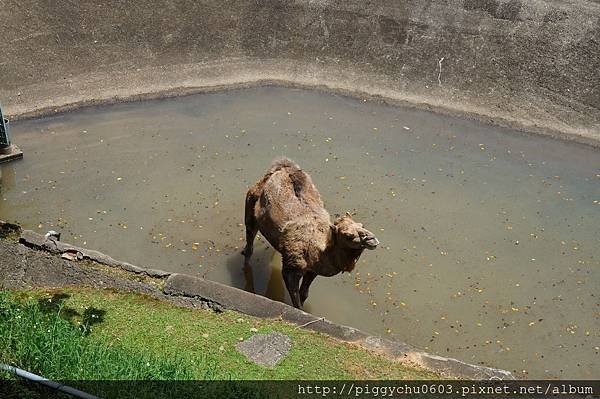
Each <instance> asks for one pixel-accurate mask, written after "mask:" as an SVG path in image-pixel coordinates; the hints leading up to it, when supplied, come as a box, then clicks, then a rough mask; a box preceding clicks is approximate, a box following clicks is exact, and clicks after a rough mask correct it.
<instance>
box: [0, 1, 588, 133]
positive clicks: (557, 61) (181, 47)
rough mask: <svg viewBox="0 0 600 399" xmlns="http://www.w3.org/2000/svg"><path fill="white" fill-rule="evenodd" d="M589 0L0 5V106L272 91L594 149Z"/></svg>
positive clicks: (30, 108) (27, 108) (22, 109)
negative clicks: (445, 116) (431, 115)
mask: <svg viewBox="0 0 600 399" xmlns="http://www.w3.org/2000/svg"><path fill="white" fill-rule="evenodd" d="M599 18H600V3H599V2H598V1H597V0H594V1H584V0H571V1H551V0H546V1H543V0H531V1H521V0H445V1H437V2H434V1H428V0H412V1H408V0H373V1H362V0H348V1H328V0H306V1H300V0H297V1H292V0H289V1H285V0H252V1H250V0H228V1H227V0H202V1H197V0H179V1H168V0H163V1H144V2H126V1H116V0H114V1H107V0H81V1H63V2H53V1H32V0H19V1H17V0H4V1H2V5H1V6H0V20H1V21H2V25H3V26H2V32H3V33H2V37H3V40H2V48H3V51H2V59H0V76H1V79H0V101H2V103H3V104H4V105H5V107H6V110H7V113H8V114H9V115H10V116H12V117H13V118H15V117H16V118H18V117H24V116H27V115H29V116H33V115H41V114H44V113H48V112H54V111H56V110H64V109H66V108H65V107H66V106H67V108H68V106H69V105H70V106H74V104H81V103H85V102H88V103H94V102H110V101H117V100H119V99H127V98H135V97H136V96H138V98H139V97H140V96H142V97H143V96H147V97H150V96H154V97H156V96H160V95H165V94H171V95H175V94H177V93H186V92H194V91H200V90H202V89H206V88H208V87H222V86H224V85H236V84H237V85H239V84H248V83H252V82H261V81H271V82H276V81H278V82H280V83H284V84H289V85H302V86H321V87H326V88H329V89H332V90H339V91H342V92H354V93H358V94H359V95H376V96H382V97H384V98H387V99H389V100H391V101H398V102H406V103H412V104H418V105H421V106H425V107H434V108H436V109H439V110H442V111H446V112H452V113H464V114H465V115H469V116H471V117H478V118H482V119H485V120H491V121H493V123H497V124H506V125H512V126H516V127H521V128H523V129H525V130H529V131H536V132H540V133H550V134H558V135H568V136H570V137H576V138H577V139H579V140H588V141H590V142H593V141H594V139H595V140H599V139H600V122H599V121H600V19H599Z"/></svg>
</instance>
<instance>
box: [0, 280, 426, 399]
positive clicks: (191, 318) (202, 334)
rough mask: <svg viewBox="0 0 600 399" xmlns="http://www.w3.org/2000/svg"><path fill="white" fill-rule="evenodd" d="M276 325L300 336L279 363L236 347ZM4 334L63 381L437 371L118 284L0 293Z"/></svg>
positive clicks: (21, 360) (0, 351) (0, 352)
mask: <svg viewBox="0 0 600 399" xmlns="http://www.w3.org/2000/svg"><path fill="white" fill-rule="evenodd" d="M273 331H278V332H281V333H283V334H286V335H288V336H289V337H290V339H291V341H292V350H291V352H290V353H289V354H288V356H287V357H286V358H285V359H283V360H282V362H281V363H279V364H278V365H277V366H276V367H274V368H266V367H262V366H258V365H256V364H254V363H252V362H249V361H248V360H246V358H245V357H244V356H243V355H241V354H240V353H238V352H237V351H236V349H235V345H236V344H237V343H238V342H239V341H240V340H243V339H247V338H249V337H250V336H252V335H254V334H256V333H257V332H259V333H269V332H273ZM0 342H2V343H3V345H2V347H0V361H1V362H4V363H10V364H13V365H16V366H17V367H20V368H24V369H26V370H29V371H31V372H34V373H38V374H41V375H43V376H44V377H47V378H50V379H59V380H115V379H118V380H190V379H193V380H232V379H234V380H239V379H267V380H277V379H285V380H298V379H318V380H327V379H336V380H339V379H349V380H357V379H434V378H438V377H437V376H436V375H434V374H433V373H430V372H426V371H423V370H418V369H413V368H409V367H406V366H404V365H402V364H401V363H399V362H396V361H393V360H391V359H388V358H385V357H383V356H379V355H376V354H373V353H370V352H368V351H365V350H363V349H361V348H359V347H356V346H354V345H351V344H347V343H343V342H340V341H337V340H334V339H332V338H331V337H328V336H326V335H323V334H319V333H315V332H311V331H307V330H303V329H298V328H297V327H296V326H295V325H292V324H289V323H286V322H283V321H277V320H264V319H258V318H254V317H250V316H246V315H241V314H239V313H235V312H224V313H214V312H212V311H209V310H195V309H187V308H180V307H177V306H174V305H172V304H170V303H167V302H163V301H159V300H156V299H153V298H150V297H146V296H143V295H139V294H133V293H118V292H115V291H112V290H93V289H79V288H78V289H61V290H36V291H28V292H20V293H8V292H1V293H0ZM244 392H246V391H244ZM248 392H250V391H248ZM248 392H246V393H248ZM237 394H240V393H239V392H238V393H237ZM240 396H242V397H247V396H248V395H243V394H240Z"/></svg>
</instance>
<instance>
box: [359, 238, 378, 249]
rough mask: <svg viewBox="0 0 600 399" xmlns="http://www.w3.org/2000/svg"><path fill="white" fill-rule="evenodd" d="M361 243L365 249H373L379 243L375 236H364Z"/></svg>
mask: <svg viewBox="0 0 600 399" xmlns="http://www.w3.org/2000/svg"><path fill="white" fill-rule="evenodd" d="M362 244H363V246H364V247H365V248H366V249H375V248H377V246H378V245H379V240H378V239H377V238H375V237H366V238H365V239H364V240H363V242H362Z"/></svg>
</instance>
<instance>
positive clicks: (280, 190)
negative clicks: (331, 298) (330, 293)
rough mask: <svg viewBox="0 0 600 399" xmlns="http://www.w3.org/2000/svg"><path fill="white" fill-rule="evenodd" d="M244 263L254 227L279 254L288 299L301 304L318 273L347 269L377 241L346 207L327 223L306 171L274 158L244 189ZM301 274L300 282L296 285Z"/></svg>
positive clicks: (324, 212) (298, 306)
mask: <svg viewBox="0 0 600 399" xmlns="http://www.w3.org/2000/svg"><path fill="white" fill-rule="evenodd" d="M244 219H245V224H246V247H245V248H244V250H243V251H242V254H243V255H244V257H245V260H246V264H249V261H250V257H251V256H252V252H253V243H254V239H255V237H256V234H257V233H258V231H260V232H261V234H262V235H263V236H264V237H265V238H266V240H267V241H268V242H269V243H270V244H271V246H272V247H273V248H274V249H275V250H277V251H279V252H280V253H281V256H282V263H283V265H282V269H281V270H282V275H283V281H284V282H285V286H286V288H287V290H288V292H289V294H290V298H291V300H292V304H293V305H294V306H295V307H296V308H299V309H301V308H302V306H303V305H304V302H305V301H306V299H307V298H308V290H309V288H310V285H311V283H312V282H313V281H314V280H315V278H316V277H317V276H326V277H330V276H334V275H336V274H338V273H340V272H342V273H343V272H351V271H352V270H354V267H355V266H356V262H357V261H358V258H359V257H360V256H361V254H362V253H363V251H364V250H365V249H371V250H372V249H375V248H376V247H377V245H379V241H378V240H377V238H375V235H374V234H373V233H371V232H370V231H369V230H367V229H365V228H364V227H363V225H362V224H361V223H357V222H355V221H354V220H352V216H351V215H350V214H349V213H346V215H344V216H342V217H339V218H337V219H336V220H335V222H334V223H331V219H330V216H329V213H328V212H327V211H326V210H325V208H324V206H323V201H322V200H321V195H320V194H319V192H318V191H317V189H316V187H315V185H314V184H313V182H312V179H311V177H310V176H309V175H308V173H306V172H304V171H303V170H302V169H300V167H299V166H298V165H297V164H296V163H295V162H293V161H291V160H289V159H287V158H282V159H278V160H275V161H274V162H273V163H272V164H271V167H270V168H269V169H268V170H267V172H266V174H265V175H264V176H263V177H262V179H260V180H259V181H258V182H257V183H256V184H254V185H253V186H252V187H250V189H249V190H248V193H247V194H246V209H245V218H244ZM300 280H302V285H300Z"/></svg>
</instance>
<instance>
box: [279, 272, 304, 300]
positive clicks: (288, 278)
mask: <svg viewBox="0 0 600 399" xmlns="http://www.w3.org/2000/svg"><path fill="white" fill-rule="evenodd" d="M281 273H282V274H283V281H284V282H285V287H286V288H287V290H288V292H289V293H290V298H291V299H292V304H293V305H294V307H295V308H298V309H301V303H300V293H299V288H300V279H301V278H302V274H303V273H302V267H301V266H299V265H297V264H296V263H293V262H285V261H284V262H283V267H282V269H281Z"/></svg>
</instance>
